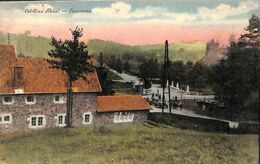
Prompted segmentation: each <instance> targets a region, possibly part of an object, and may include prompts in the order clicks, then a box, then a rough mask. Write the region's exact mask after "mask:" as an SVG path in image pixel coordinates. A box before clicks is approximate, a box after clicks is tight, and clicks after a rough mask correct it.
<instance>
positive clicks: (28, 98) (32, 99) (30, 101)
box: [25, 95, 36, 104]
mask: <svg viewBox="0 0 260 164" xmlns="http://www.w3.org/2000/svg"><path fill="white" fill-rule="evenodd" d="M25 103H26V104H35V103H36V97H35V96H32V95H28V96H26V98H25Z"/></svg>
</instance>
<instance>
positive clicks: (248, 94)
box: [212, 44, 260, 114]
mask: <svg viewBox="0 0 260 164" xmlns="http://www.w3.org/2000/svg"><path fill="white" fill-rule="evenodd" d="M212 75H213V77H212V78H213V79H214V82H215V83H214V90H215V93H216V98H217V99H218V100H219V101H221V102H224V104H225V106H226V107H227V108H230V109H232V110H237V111H239V110H242V109H246V108H251V109H257V108H258V101H259V97H258V96H259V83H260V49H259V48H243V47H239V46H238V45H236V44H233V45H232V46H231V47H230V50H229V53H228V59H227V60H222V61H221V62H220V63H219V65H217V66H216V67H215V68H214V70H213V74H212ZM232 110H231V111H232ZM232 112H234V111H232ZM233 114H236V113H233Z"/></svg>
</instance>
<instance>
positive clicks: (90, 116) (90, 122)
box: [82, 112, 93, 125]
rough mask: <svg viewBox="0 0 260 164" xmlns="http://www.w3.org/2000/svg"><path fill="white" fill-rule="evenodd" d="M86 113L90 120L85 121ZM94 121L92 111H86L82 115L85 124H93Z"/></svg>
mask: <svg viewBox="0 0 260 164" xmlns="http://www.w3.org/2000/svg"><path fill="white" fill-rule="evenodd" d="M85 115H89V122H85ZM92 121H93V117H92V113H91V112H85V113H83V115H82V124H83V125H88V124H92Z"/></svg>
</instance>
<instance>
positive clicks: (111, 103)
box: [97, 95, 151, 112]
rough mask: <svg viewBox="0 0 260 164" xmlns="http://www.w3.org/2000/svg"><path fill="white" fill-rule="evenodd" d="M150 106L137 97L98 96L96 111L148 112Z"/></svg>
mask: <svg viewBox="0 0 260 164" xmlns="http://www.w3.org/2000/svg"><path fill="white" fill-rule="evenodd" d="M150 109H151V107H150V105H149V104H148V103H147V102H146V101H145V100H144V98H143V97H142V96H139V95H121V96H98V97H97V111H98V112H112V111H134V110H150Z"/></svg>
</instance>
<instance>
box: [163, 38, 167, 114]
mask: <svg viewBox="0 0 260 164" xmlns="http://www.w3.org/2000/svg"><path fill="white" fill-rule="evenodd" d="M167 45H168V41H167V40H166V41H165V50H164V60H163V80H162V83H163V84H162V87H163V95H162V113H164V104H165V96H164V94H165V93H164V92H165V79H166V58H167Z"/></svg>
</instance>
